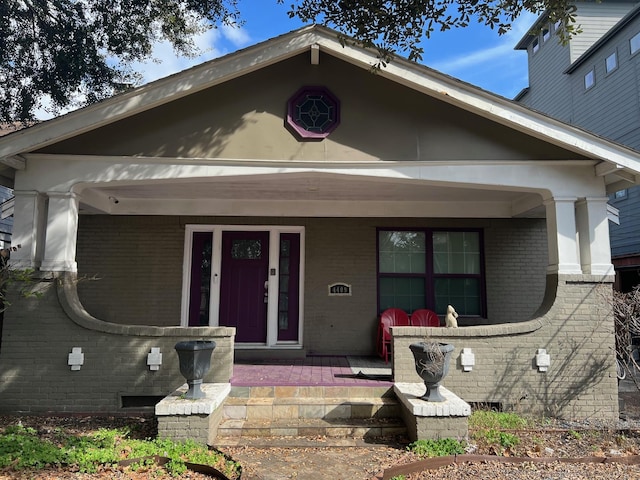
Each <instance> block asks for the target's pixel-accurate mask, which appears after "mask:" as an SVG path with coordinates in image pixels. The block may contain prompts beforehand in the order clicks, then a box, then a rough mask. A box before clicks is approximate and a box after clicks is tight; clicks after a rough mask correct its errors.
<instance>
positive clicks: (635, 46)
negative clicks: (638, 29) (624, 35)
mask: <svg viewBox="0 0 640 480" xmlns="http://www.w3.org/2000/svg"><path fill="white" fill-rule="evenodd" d="M629 45H630V47H631V55H633V54H634V53H636V52H637V51H638V50H640V33H636V34H635V35H634V36H633V37H631V40H629Z"/></svg>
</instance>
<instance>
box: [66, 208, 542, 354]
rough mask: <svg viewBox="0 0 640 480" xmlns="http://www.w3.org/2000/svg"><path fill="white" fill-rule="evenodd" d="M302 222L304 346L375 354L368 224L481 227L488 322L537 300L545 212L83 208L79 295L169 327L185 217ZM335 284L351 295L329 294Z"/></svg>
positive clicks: (112, 315) (125, 318)
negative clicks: (273, 214) (235, 212)
mask: <svg viewBox="0 0 640 480" xmlns="http://www.w3.org/2000/svg"><path fill="white" fill-rule="evenodd" d="M188 223H203V224H239V223H248V224H266V225H268V224H284V225H302V226H304V227H305V238H306V257H305V261H306V277H305V282H304V283H305V311H304V317H305V324H304V347H305V349H306V351H307V352H308V353H323V354H330V353H339V354H342V353H353V354H371V353H374V351H375V350H374V345H375V334H376V325H377V323H376V321H377V320H376V315H377V311H376V309H377V306H376V288H377V286H376V227H399V228H400V227H403V228H408V227H418V226H421V227H448V228H482V229H483V231H484V243H485V262H486V278H487V309H488V318H487V319H486V320H479V319H473V320H470V321H468V322H467V321H464V320H461V322H460V324H461V325H463V324H465V323H468V324H477V323H503V322H521V321H524V320H527V319H529V318H531V316H532V315H533V314H534V312H535V311H536V310H537V309H538V307H539V306H540V304H541V302H542V298H543V295H544V287H545V274H546V272H545V266H546V264H547V253H546V251H547V250H546V248H547V245H546V227H545V222H544V220H538V219H519V220H475V219H474V220H459V219H458V220H444V219H382V218H370V219H369V218H367V219H336V218H314V219H310V218H278V219H274V218H251V219H246V218H205V217H197V218H195V217H190V218H187V217H107V216H82V217H81V218H80V228H79V233H78V254H77V258H78V268H79V272H80V274H81V276H85V277H93V276H94V275H95V276H97V277H98V278H99V280H95V281H94V280H84V281H81V282H80V283H79V284H78V291H79V296H80V299H81V301H82V303H83V305H84V307H85V308H86V309H87V311H88V312H89V313H91V314H92V315H94V316H95V317H97V318H100V319H102V320H106V321H109V322H116V323H123V324H124V323H126V324H134V325H135V324H141V325H145V324H146V325H160V326H175V325H179V322H180V302H181V291H182V290H181V289H182V263H183V258H182V256H183V242H184V225H185V224H188ZM334 282H345V283H348V284H351V285H352V288H353V295H352V296H350V297H329V296H328V295H327V286H328V285H329V284H331V283H334Z"/></svg>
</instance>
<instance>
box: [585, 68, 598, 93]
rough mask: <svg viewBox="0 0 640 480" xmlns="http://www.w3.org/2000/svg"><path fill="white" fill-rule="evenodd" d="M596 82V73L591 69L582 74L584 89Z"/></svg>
mask: <svg viewBox="0 0 640 480" xmlns="http://www.w3.org/2000/svg"><path fill="white" fill-rule="evenodd" d="M595 84H596V74H595V72H594V71H593V70H589V71H588V72H587V74H586V75H585V76H584V89H585V90H588V89H590V88H591V87H593V86H594V85H595Z"/></svg>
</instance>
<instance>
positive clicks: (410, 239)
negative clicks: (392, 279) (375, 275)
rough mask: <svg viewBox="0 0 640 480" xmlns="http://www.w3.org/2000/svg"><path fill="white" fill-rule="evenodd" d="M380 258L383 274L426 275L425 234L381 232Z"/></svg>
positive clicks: (379, 264) (380, 267)
mask: <svg viewBox="0 0 640 480" xmlns="http://www.w3.org/2000/svg"><path fill="white" fill-rule="evenodd" d="M378 258H379V263H378V266H379V269H380V272H382V273H424V272H425V270H426V266H425V258H426V257H425V234H424V232H403V231H394V232H391V231H389V232H387V231H384V232H379V253H378Z"/></svg>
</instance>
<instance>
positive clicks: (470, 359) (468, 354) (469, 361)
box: [460, 348, 476, 372]
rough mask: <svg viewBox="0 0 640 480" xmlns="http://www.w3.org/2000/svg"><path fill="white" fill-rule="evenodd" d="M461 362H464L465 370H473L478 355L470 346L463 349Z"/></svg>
mask: <svg viewBox="0 0 640 480" xmlns="http://www.w3.org/2000/svg"><path fill="white" fill-rule="evenodd" d="M460 363H461V364H462V369H463V370H464V371H465V372H470V371H471V370H473V367H474V365H475V364H476V356H475V355H474V354H473V351H472V350H471V349H470V348H463V349H462V354H461V355H460Z"/></svg>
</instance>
